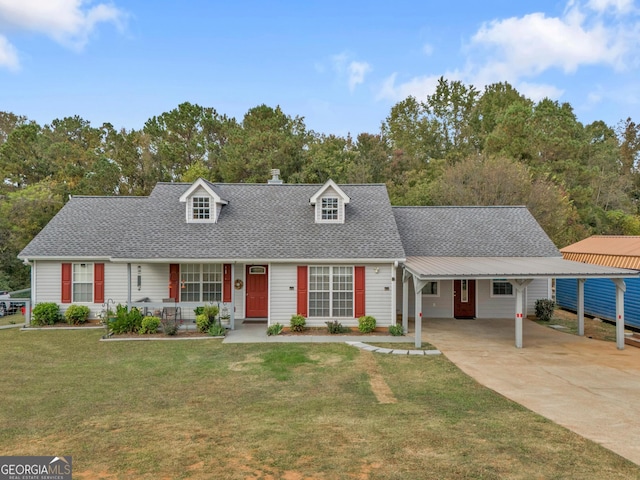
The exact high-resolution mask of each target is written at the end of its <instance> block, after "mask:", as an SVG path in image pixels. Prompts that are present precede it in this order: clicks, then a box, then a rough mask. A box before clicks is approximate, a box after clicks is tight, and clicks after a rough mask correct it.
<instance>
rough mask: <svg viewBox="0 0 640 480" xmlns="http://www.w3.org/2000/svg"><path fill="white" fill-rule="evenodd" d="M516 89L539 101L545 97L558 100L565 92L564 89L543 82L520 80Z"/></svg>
mask: <svg viewBox="0 0 640 480" xmlns="http://www.w3.org/2000/svg"><path fill="white" fill-rule="evenodd" d="M516 89H517V90H518V92H520V93H521V94H522V95H524V96H525V97H528V98H530V99H531V100H533V101H534V102H539V101H540V100H542V99H544V98H550V99H551V100H558V99H559V98H560V97H561V96H562V94H563V93H564V90H561V89H559V88H557V87H555V86H553V85H546V84H543V83H529V82H520V83H518V84H517V85H516Z"/></svg>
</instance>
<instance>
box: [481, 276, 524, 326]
mask: <svg viewBox="0 0 640 480" xmlns="http://www.w3.org/2000/svg"><path fill="white" fill-rule="evenodd" d="M491 289H492V287H491V280H476V299H477V301H476V317H477V318H515V315H516V295H515V289H514V294H513V295H512V296H497V297H492V296H491Z"/></svg>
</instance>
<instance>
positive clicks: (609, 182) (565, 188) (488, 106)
mask: <svg viewBox="0 0 640 480" xmlns="http://www.w3.org/2000/svg"><path fill="white" fill-rule="evenodd" d="M639 159H640V125H637V124H636V123H634V122H633V121H632V120H631V118H627V119H626V120H621V121H620V123H619V124H617V125H614V126H610V125H607V124H605V123H604V122H602V121H596V122H593V123H591V124H588V125H583V124H582V123H580V122H579V121H578V119H577V118H576V115H575V114H574V112H573V108H572V107H571V105H570V104H568V103H559V102H557V101H553V100H550V99H543V100H541V101H539V102H537V103H536V102H533V101H532V100H530V99H528V98H526V97H525V96H524V95H522V94H520V93H519V92H518V91H517V90H516V89H515V88H514V87H512V86H511V85H509V84H508V83H495V84H492V85H489V86H487V87H485V89H484V90H483V91H478V90H477V89H475V88H474V87H473V86H470V85H465V84H464V83H462V82H459V81H450V80H447V79H444V78H441V79H440V80H439V82H438V86H437V88H436V90H435V92H434V93H433V94H432V95H429V96H428V97H427V98H426V99H424V100H418V99H416V98H413V97H408V98H406V99H405V100H403V101H401V102H399V103H397V104H396V105H394V106H393V107H392V108H391V111H390V113H389V115H388V116H387V118H385V119H384V120H383V121H382V122H381V126H380V130H379V131H378V132H374V133H361V134H359V135H358V136H357V137H356V138H352V137H351V136H350V135H347V136H337V135H326V134H323V133H318V132H314V131H312V130H309V129H308V128H307V127H306V125H305V123H304V118H302V117H300V116H290V115H288V114H285V113H284V112H283V111H282V110H281V109H280V107H275V108H272V107H269V106H267V105H259V106H257V107H254V108H251V109H250V110H248V111H247V113H246V114H245V115H244V117H243V118H242V119H241V120H237V119H235V118H232V117H228V116H227V115H224V114H220V113H218V112H217V111H216V110H215V109H214V108H211V107H202V106H199V105H194V104H191V103H182V104H180V105H178V107H177V108H175V109H174V110H171V111H169V112H165V113H162V114H161V115H159V116H155V117H153V118H150V119H149V120H148V121H147V122H146V123H145V124H144V126H143V127H142V128H141V129H139V130H136V129H133V130H126V129H120V130H118V129H115V128H114V127H113V125H111V124H109V123H105V124H103V125H102V126H100V127H95V126H92V125H91V124H90V122H88V121H86V120H84V119H82V118H80V117H78V116H74V117H66V118H62V119H55V120H53V121H52V122H51V123H50V124H47V125H44V126H41V125H38V124H37V123H36V122H34V121H31V120H29V119H28V118H26V117H24V116H21V115H18V114H15V113H11V112H0V179H2V182H1V183H0V290H2V289H9V290H12V289H18V288H21V287H24V286H28V284H29V275H28V268H26V267H25V266H24V265H22V264H21V263H20V261H19V260H18V259H17V258H16V255H17V254H18V253H19V251H20V250H21V249H22V248H24V246H25V245H26V244H27V243H28V242H29V241H30V240H31V239H32V238H33V236H35V235H36V234H37V233H38V232H39V231H40V229H42V227H44V225H46V223H47V222H48V221H49V220H50V219H51V218H52V217H53V215H55V214H56V212H57V211H58V210H59V209H60V208H61V207H62V206H63V205H64V203H65V201H66V200H67V199H68V197H69V195H146V194H148V193H149V192H150V191H151V190H152V188H153V187H154V185H155V184H156V183H157V182H159V181H187V182H190V181H193V180H195V179H196V178H198V177H203V178H205V179H208V180H211V181H214V182H231V183H238V182H258V183H263V182H265V181H266V179H268V178H269V177H270V173H269V172H270V169H272V168H279V169H280V171H281V177H282V178H283V179H284V180H285V181H286V182H288V183H323V182H325V181H326V180H327V179H329V178H332V179H333V180H334V181H336V182H338V183H385V184H386V185H387V187H388V190H389V195H390V197H391V201H392V203H393V204H396V205H526V206H527V207H529V209H530V211H531V212H532V214H533V215H534V216H535V217H536V219H537V220H538V221H539V222H540V224H541V225H542V227H543V228H544V229H545V231H546V232H547V234H548V235H549V236H550V237H551V238H552V239H553V241H554V242H555V243H556V245H558V246H559V247H562V246H565V245H567V244H570V243H572V242H574V241H577V240H580V239H582V238H584V237H586V236H588V235H592V234H623V235H639V234H640V216H639V215H638V213H639V212H638V198H639V196H640V175H639V170H638V160H639Z"/></svg>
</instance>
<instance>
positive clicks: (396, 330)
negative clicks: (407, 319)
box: [389, 324, 404, 337]
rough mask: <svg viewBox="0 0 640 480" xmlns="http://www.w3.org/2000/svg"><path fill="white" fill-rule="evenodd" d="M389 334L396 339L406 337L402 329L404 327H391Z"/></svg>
mask: <svg viewBox="0 0 640 480" xmlns="http://www.w3.org/2000/svg"><path fill="white" fill-rule="evenodd" d="M389 334H391V335H393V336H394V337H401V336H402V335H404V328H402V325H397V324H396V325H389Z"/></svg>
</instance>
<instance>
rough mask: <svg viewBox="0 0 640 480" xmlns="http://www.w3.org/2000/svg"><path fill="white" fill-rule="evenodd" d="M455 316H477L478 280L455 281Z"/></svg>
mask: <svg viewBox="0 0 640 480" xmlns="http://www.w3.org/2000/svg"><path fill="white" fill-rule="evenodd" d="M453 316H454V317H455V318H475V316H476V281H475V280H466V279H465V280H454V281H453Z"/></svg>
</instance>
